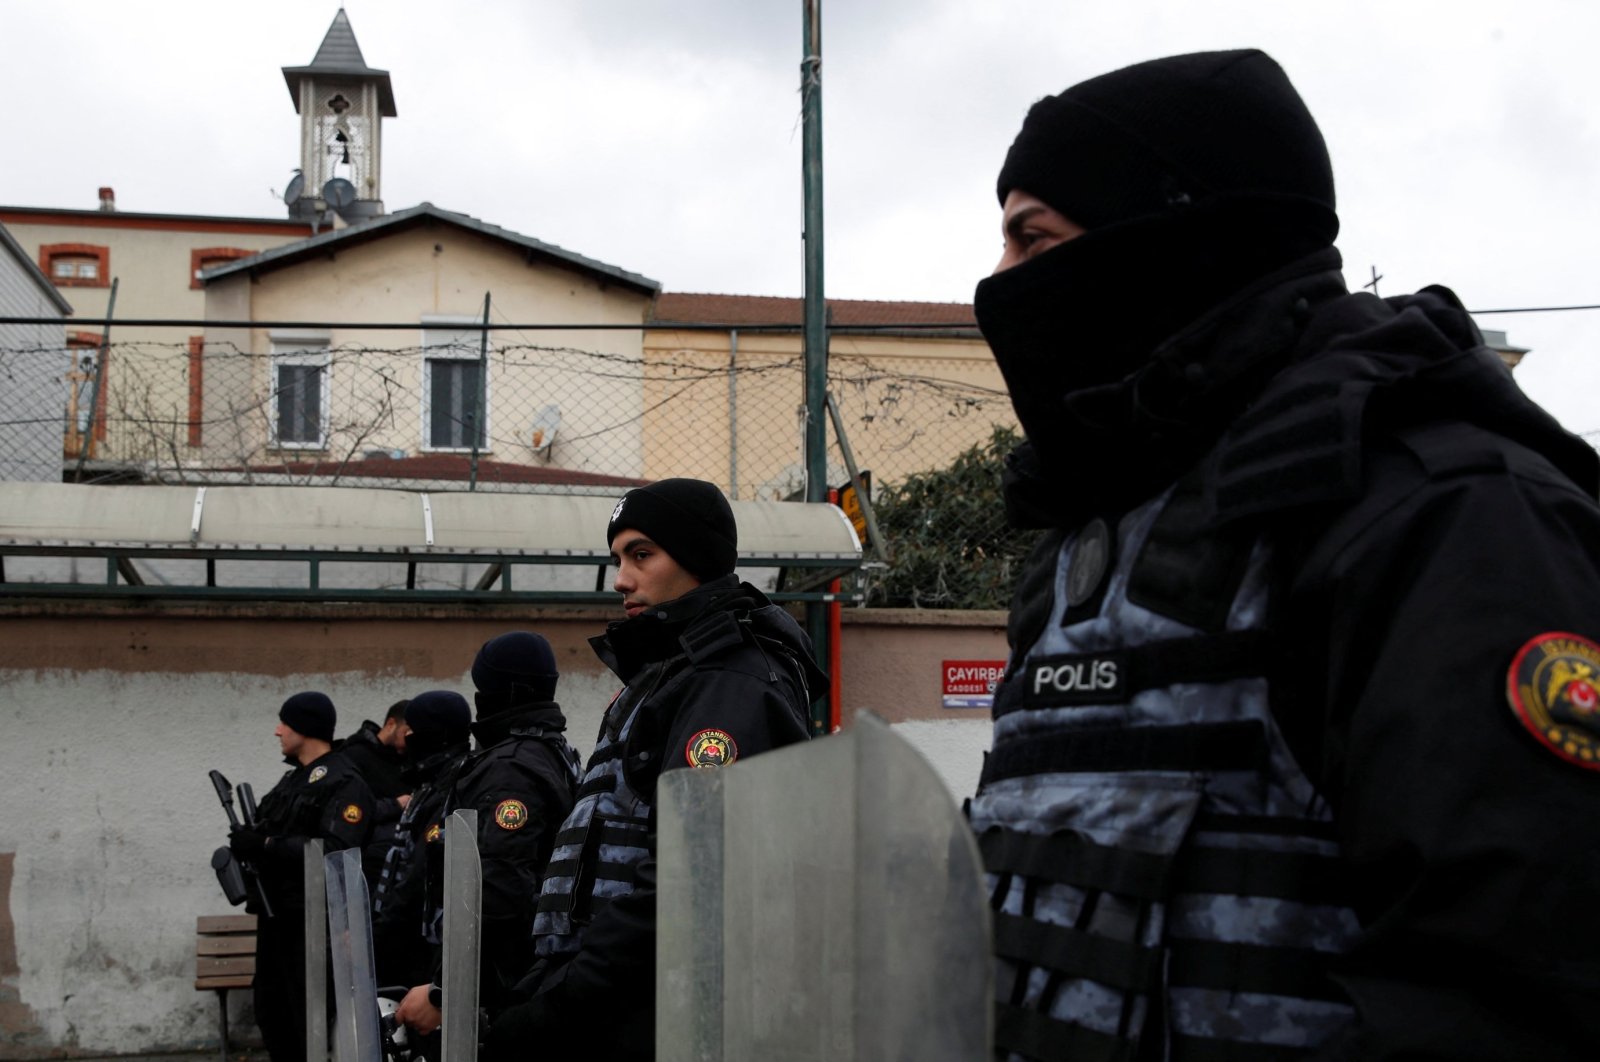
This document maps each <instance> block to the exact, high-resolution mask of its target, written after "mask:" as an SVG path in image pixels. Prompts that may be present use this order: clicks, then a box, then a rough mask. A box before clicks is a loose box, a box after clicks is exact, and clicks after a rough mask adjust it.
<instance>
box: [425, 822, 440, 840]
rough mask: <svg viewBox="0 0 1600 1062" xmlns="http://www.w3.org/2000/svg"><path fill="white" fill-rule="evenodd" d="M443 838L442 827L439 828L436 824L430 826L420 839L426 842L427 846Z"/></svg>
mask: <svg viewBox="0 0 1600 1062" xmlns="http://www.w3.org/2000/svg"><path fill="white" fill-rule="evenodd" d="M443 836H444V827H443V826H440V825H439V824H438V823H437V822H436V823H434V824H433V825H432V826H429V827H428V832H427V833H425V834H423V835H422V839H423V840H424V841H426V842H427V843H428V844H433V843H434V842H435V841H437V840H438V839H439V838H440V837H443Z"/></svg>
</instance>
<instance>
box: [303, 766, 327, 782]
mask: <svg viewBox="0 0 1600 1062" xmlns="http://www.w3.org/2000/svg"><path fill="white" fill-rule="evenodd" d="M327 776H328V769H327V768H326V767H313V768H311V776H310V777H309V778H307V779H306V783H307V784H308V785H309V784H310V783H312V782H320V781H322V780H323V779H324V778H326V777H327Z"/></svg>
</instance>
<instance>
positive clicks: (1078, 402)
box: [974, 50, 1338, 480]
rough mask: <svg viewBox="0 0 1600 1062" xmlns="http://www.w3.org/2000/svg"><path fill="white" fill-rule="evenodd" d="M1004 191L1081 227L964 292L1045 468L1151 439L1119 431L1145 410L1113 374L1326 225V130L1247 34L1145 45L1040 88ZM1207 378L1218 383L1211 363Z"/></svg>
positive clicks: (1315, 246) (1011, 155) (1302, 247)
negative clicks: (1228, 45) (1136, 57)
mask: <svg viewBox="0 0 1600 1062" xmlns="http://www.w3.org/2000/svg"><path fill="white" fill-rule="evenodd" d="M1013 189H1017V190H1021V191H1025V192H1029V193H1031V194H1033V195H1035V196H1037V197H1038V198H1039V199H1040V200H1042V201H1043V202H1044V203H1046V204H1047V205H1049V206H1051V207H1053V208H1054V209H1056V210H1057V211H1059V212H1060V213H1061V214H1063V215H1064V216H1065V217H1067V218H1068V219H1070V220H1072V221H1074V222H1076V223H1078V224H1079V225H1081V226H1083V227H1084V228H1085V229H1086V230H1087V231H1086V232H1085V233H1084V234H1083V235H1082V236H1079V237H1078V238H1076V239H1074V240H1070V241H1068V242H1066V243H1064V244H1062V245H1061V246H1058V247H1055V248H1052V249H1050V250H1049V251H1046V252H1045V253H1043V254H1041V255H1039V256H1037V257H1035V258H1033V259H1031V260H1028V261H1025V262H1023V263H1021V264H1020V265H1017V266H1014V267H1012V268H1010V269H1007V270H1005V271H1004V272H1001V273H997V274H995V275H994V276H992V277H988V278H986V279H985V280H983V281H982V282H980V283H979V285H978V290H977V294H976V296H975V298H974V310H975V312H976V314H977V318H978V324H979V327H980V328H981V329H982V331H983V334H984V338H985V339H986V340H987V341H988V343H989V346H990V348H991V350H993V352H994V355H995V361H996V362H997V363H998V365H999V367H1000V370H1001V374H1002V375H1003V376H1004V377H1005V380H1006V386H1007V388H1008V390H1009V391H1010V393H1011V400H1012V405H1013V407H1014V408H1015V410H1016V412H1017V417H1018V419H1019V420H1020V421H1021V423H1022V427H1023V431H1024V432H1025V433H1026V435H1027V436H1028V440H1029V442H1030V443H1031V444H1032V448H1033V450H1034V452H1035V453H1034V456H1035V457H1036V459H1037V461H1038V463H1039V465H1040V467H1041V468H1043V469H1044V470H1045V472H1046V474H1049V473H1050V472H1051V471H1052V470H1055V469H1059V468H1063V467H1068V466H1071V465H1074V464H1083V463H1085V462H1089V461H1094V460H1097V459H1099V458H1102V457H1104V456H1105V447H1106V446H1111V447H1113V448H1115V447H1117V446H1118V445H1119V443H1120V442H1122V441H1128V442H1129V444H1130V447H1132V446H1136V445H1138V444H1141V443H1145V442H1147V441H1148V440H1146V439H1142V438H1141V439H1134V438H1131V437H1132V436H1133V435H1135V434H1137V433H1139V432H1142V431H1144V430H1145V426H1144V425H1143V424H1142V423H1141V420H1143V419H1148V415H1149V414H1151V413H1152V411H1150V410H1141V409H1139V408H1137V405H1138V402H1139V401H1140V395H1139V388H1137V387H1130V386H1117V385H1119V384H1123V383H1124V382H1125V381H1128V380H1129V379H1130V377H1134V376H1135V375H1136V374H1138V373H1140V372H1142V371H1145V370H1146V368H1147V366H1148V365H1149V363H1150V361H1151V355H1152V354H1153V353H1154V352H1155V351H1156V350H1157V348H1158V347H1160V346H1161V345H1162V343H1163V342H1164V341H1165V340H1167V339H1169V338H1171V337H1172V336H1173V335H1175V334H1176V333H1178V332H1180V331H1181V330H1183V329H1184V327H1185V326H1187V325H1189V324H1190V323H1192V322H1194V321H1196V320H1198V319H1199V318H1201V317H1203V316H1204V315H1205V314H1206V313H1207V312H1208V311H1210V310H1212V309H1213V308H1215V307H1217V306H1219V305H1220V304H1222V303H1224V302H1226V301H1227V300H1228V299H1229V298H1230V297H1231V296H1233V295H1235V294H1236V293H1238V292H1240V291H1242V290H1243V289H1245V288H1247V287H1248V286H1249V285H1250V284H1251V282H1253V281H1256V280H1258V279H1260V278H1262V277H1265V276H1267V275H1268V274H1270V273H1273V272H1274V271H1276V270H1279V269H1281V268H1283V267H1285V266H1287V265H1288V264H1289V263H1292V262H1295V261H1296V260H1299V259H1302V258H1304V257H1306V256H1307V255H1310V254H1312V253H1313V252H1316V251H1318V250H1320V249H1322V248H1326V247H1329V246H1331V244H1332V242H1333V238H1334V236H1335V235H1336V234H1337V232H1338V217H1337V215H1336V213H1335V210H1334V206H1335V203H1334V191H1333V176H1332V168H1331V166H1330V164H1329V161H1328V153H1327V148H1326V146H1325V145H1324V143H1323V140H1322V134H1321V133H1320V132H1319V131H1318V129H1317V126H1316V123H1315V121H1314V120H1313V119H1312V118H1311V115H1310V113H1309V112H1308V111H1307V110H1306V108H1305V105H1304V103H1302V102H1301V100H1300V97H1299V95H1298V94H1297V93H1296V92H1295V90H1294V87H1293V86H1292V85H1291V84H1290V83H1289V80H1288V78H1287V77H1286V76H1285V75H1284V73H1283V70H1282V69H1281V68H1280V67H1279V66H1278V64H1277V63H1275V62H1273V60H1272V59H1271V58H1270V57H1268V56H1267V55H1265V54H1264V53H1262V52H1259V51H1254V50H1248V51H1231V52H1202V53H1197V54H1193V55H1180V56H1173V57H1170V58H1166V59H1157V60H1153V61H1151V62H1146V63H1140V64H1138V65H1135V66H1130V67H1126V68H1124V69H1121V70H1116V71H1113V72H1111V73H1109V74H1103V75H1101V76H1099V77H1096V78H1091V79H1090V80H1088V81H1084V82H1082V83H1080V84H1078V85H1074V86H1073V87H1071V88H1069V89H1067V90H1066V91H1065V92H1062V93H1061V94H1060V95H1057V96H1051V97H1047V98H1046V99H1043V100H1040V101H1039V102H1038V103H1036V104H1034V106H1033V107H1032V109H1030V110H1029V112H1028V116H1027V118H1026V119H1025V120H1024V122H1023V127H1022V131H1021V132H1020V133H1019V134H1018V135H1017V139H1016V141H1015V142H1014V143H1013V144H1012V146H1011V150H1010V151H1009V152H1008V154H1007V156H1006V161H1005V165H1004V166H1003V167H1002V169H1001V171H1000V179H999V182H998V188H997V190H998V193H999V197H1000V201H1001V203H1002V204H1003V203H1004V202H1005V199H1006V196H1007V195H1008V194H1009V193H1010V192H1011V191H1012V190H1013ZM1205 368H1206V367H1205V366H1200V367H1199V368H1198V370H1191V371H1192V372H1199V373H1203V371H1204V369H1205ZM1238 370H1239V366H1230V367H1229V370H1228V371H1230V372H1237V371H1238ZM1204 383H1205V385H1206V386H1207V387H1208V388H1211V389H1212V391H1213V393H1215V392H1216V384H1217V381H1216V380H1215V379H1211V380H1205V381H1204ZM1097 389H1103V394H1096V393H1095V392H1096V390H1097ZM1086 395H1088V396H1090V397H1089V400H1085V396H1086ZM1069 398H1071V399H1073V400H1072V401H1068V399H1069ZM1219 398H1220V396H1219ZM1222 404H1223V403H1222V402H1220V401H1218V402H1212V403H1210V410H1209V412H1211V413H1212V414H1213V415H1215V414H1216V413H1217V412H1218V411H1219V409H1220V407H1221V405H1222ZM1119 436H1120V438H1119ZM1107 478H1108V480H1113V479H1114V480H1124V479H1126V476H1125V475H1124V474H1123V471H1121V470H1118V471H1116V472H1113V473H1110V474H1108V476H1107Z"/></svg>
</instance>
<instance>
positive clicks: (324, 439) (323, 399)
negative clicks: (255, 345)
mask: <svg viewBox="0 0 1600 1062" xmlns="http://www.w3.org/2000/svg"><path fill="white" fill-rule="evenodd" d="M284 366H313V367H316V368H319V369H321V370H322V371H321V372H320V373H318V374H317V377H316V378H317V381H318V382H319V384H320V387H319V388H318V390H319V391H320V394H318V396H317V437H316V439H315V440H314V441H306V440H298V439H287V440H286V439H284V438H282V435H281V432H280V430H279V429H280V427H281V425H280V424H279V421H278V416H279V413H278V394H279V390H278V370H279V369H280V368H282V367H284ZM331 372H332V358H331V357H330V355H329V353H328V342H327V340H283V339H274V340H273V341H272V398H271V407H270V412H269V415H268V421H269V422H270V424H271V430H272V445H273V447H274V448H275V449H279V450H326V449H327V448H328V413H329V401H328V394H329V391H330V390H331V388H329V386H328V376H329V375H330V374H331Z"/></svg>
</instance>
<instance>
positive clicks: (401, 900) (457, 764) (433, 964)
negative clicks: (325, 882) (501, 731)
mask: <svg viewBox="0 0 1600 1062" xmlns="http://www.w3.org/2000/svg"><path fill="white" fill-rule="evenodd" d="M406 719H407V721H408V723H409V725H410V728H411V732H410V733H409V734H408V735H407V737H406V755H405V777H406V781H407V782H408V783H409V784H410V785H412V786H413V787H414V788H413V791H412V798H411V801H410V803H408V804H407V805H406V809H405V811H404V813H402V814H401V816H400V823H399V826H398V828H397V829H396V831H395V839H394V843H393V844H392V845H391V846H390V848H389V851H388V853H387V854H386V855H385V857H384V862H383V872H382V874H381V875H380V877H379V879H378V890H377V892H376V894H375V895H374V896H373V900H372V922H373V934H374V937H375V939H377V940H380V941H382V942H383V949H382V950H381V951H377V952H376V954H375V958H376V961H377V964H378V978H379V980H380V982H382V987H392V986H400V987H408V986H411V985H416V984H419V983H422V982H425V981H428V980H430V979H432V980H435V981H436V980H437V979H438V977H439V965H440V962H441V961H442V950H441V949H442V947H443V943H444V937H443V928H444V925H443V923H444V907H443V896H444V831H445V820H446V819H447V818H448V817H449V814H450V810H451V808H450V806H449V804H450V793H451V790H452V788H453V787H454V785H455V782H456V779H457V777H459V775H460V773H461V771H462V769H463V766H464V765H465V763H466V759H467V754H468V752H469V741H470V734H471V731H470V728H471V725H472V709H471V708H470V707H469V706H468V705H467V700H466V698H465V697H463V696H461V694H459V693H456V692H455V691H453V690H429V691H428V692H426V693H419V694H417V695H416V696H415V697H413V698H411V701H410V703H409V704H408V705H407V707H406ZM396 1017H397V1020H400V1021H405V1020H406V1016H405V1015H404V1014H402V1013H401V1012H400V1010H398V1009H397V1011H396ZM412 1024H413V1027H414V1029H415V1031H416V1032H417V1033H418V1034H419V1035H418V1036H417V1037H416V1038H415V1039H414V1040H413V1041H412V1045H411V1046H412V1048H413V1052H414V1054H416V1056H417V1057H419V1058H424V1059H437V1058H438V1057H439V1043H438V1038H437V1037H436V1036H433V1035H432V1034H433V1033H434V1032H435V1031H436V1030H437V1029H438V1027H439V1023H438V1020H437V1017H435V1019H434V1020H433V1021H431V1022H427V1023H424V1024H422V1025H421V1026H420V1027H418V1026H417V1023H414V1022H413V1023H412Z"/></svg>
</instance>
